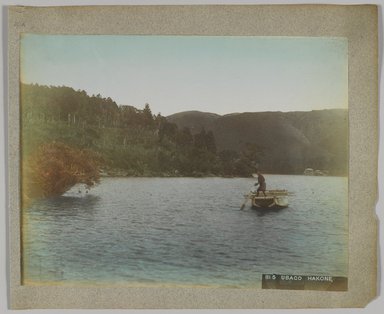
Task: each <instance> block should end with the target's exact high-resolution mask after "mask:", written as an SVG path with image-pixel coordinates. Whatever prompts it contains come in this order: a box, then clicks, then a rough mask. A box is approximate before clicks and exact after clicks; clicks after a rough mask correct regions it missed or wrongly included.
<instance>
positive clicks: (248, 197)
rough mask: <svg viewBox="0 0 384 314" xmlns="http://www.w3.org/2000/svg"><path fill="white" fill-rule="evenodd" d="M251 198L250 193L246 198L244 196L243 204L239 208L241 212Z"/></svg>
mask: <svg viewBox="0 0 384 314" xmlns="http://www.w3.org/2000/svg"><path fill="white" fill-rule="evenodd" d="M250 198H251V193H249V194H248V195H247V196H246V198H245V200H244V203H243V204H242V205H241V207H240V210H243V209H244V207H245V204H247V203H248V200H249V199H250Z"/></svg>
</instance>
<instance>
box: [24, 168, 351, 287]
mask: <svg viewBox="0 0 384 314" xmlns="http://www.w3.org/2000/svg"><path fill="white" fill-rule="evenodd" d="M267 180H268V184H269V186H271V188H272V187H273V188H279V189H285V188H286V189H288V190H289V191H291V192H293V193H294V195H293V196H292V197H290V206H289V207H288V208H286V209H281V210H267V211H266V210H260V209H257V210H254V209H251V208H249V207H246V208H245V210H242V211H240V210H239V209H240V206H241V204H242V203H243V201H244V199H243V194H245V193H247V192H248V191H249V189H250V187H252V185H253V183H254V182H253V180H252V179H223V178H199V179H195V178H105V179H103V180H102V182H101V184H100V185H98V186H97V187H95V188H94V189H92V190H91V191H90V192H89V193H88V194H86V193H84V192H81V193H79V190H78V188H77V187H76V188H75V189H73V190H71V191H69V192H68V193H67V194H66V195H64V196H61V197H56V198H50V199H45V200H40V201H38V202H35V203H34V204H33V205H32V206H31V207H30V208H28V209H26V210H25V211H24V213H23V221H24V223H23V248H24V251H23V263H24V279H25V280H26V282H30V281H35V282H36V281H37V282H41V281H43V282H44V281H60V282H73V281H82V282H89V283H97V284H100V283H101V284H102V283H108V284H111V283H119V284H122V283H123V284H129V283H146V284H147V283H155V284H156V283H174V284H198V285H220V286H227V287H247V286H258V285H259V281H260V278H261V274H262V273H281V274H324V275H333V276H346V275H347V240H348V238H347V234H348V230H347V226H348V224H347V223H348V219H347V202H346V200H347V179H346V178H331V177H304V176H267Z"/></svg>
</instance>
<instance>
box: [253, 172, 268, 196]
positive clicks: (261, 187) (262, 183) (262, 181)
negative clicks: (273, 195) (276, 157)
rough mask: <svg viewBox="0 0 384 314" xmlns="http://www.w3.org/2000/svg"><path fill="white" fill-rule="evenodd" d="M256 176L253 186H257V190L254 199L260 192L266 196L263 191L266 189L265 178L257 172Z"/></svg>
mask: <svg viewBox="0 0 384 314" xmlns="http://www.w3.org/2000/svg"><path fill="white" fill-rule="evenodd" d="M256 174H257V182H256V183H255V186H259V188H258V189H257V193H256V197H258V196H259V192H260V191H262V192H263V194H264V196H265V197H266V196H267V195H265V190H266V188H267V184H266V183H265V178H264V176H263V175H262V174H261V173H260V171H259V170H257V171H256Z"/></svg>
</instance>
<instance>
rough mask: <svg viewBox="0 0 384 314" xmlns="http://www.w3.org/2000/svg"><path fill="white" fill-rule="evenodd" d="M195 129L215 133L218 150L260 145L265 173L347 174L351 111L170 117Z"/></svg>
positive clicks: (206, 114)
mask: <svg viewBox="0 0 384 314" xmlns="http://www.w3.org/2000/svg"><path fill="white" fill-rule="evenodd" d="M167 120H168V121H169V122H171V123H175V124H176V125H177V126H178V127H179V128H184V127H188V128H189V129H190V130H191V132H192V133H197V132H200V131H201V130H202V129H203V128H204V129H205V130H206V131H212V132H213V134H214V137H215V140H216V146H217V149H218V151H226V150H232V151H240V150H242V149H244V147H245V146H247V145H256V146H257V147H258V149H259V150H260V151H261V152H262V154H261V158H260V162H259V165H260V168H262V169H263V171H265V172H271V173H273V172H277V173H303V171H304V169H305V168H309V167H310V168H314V169H321V170H326V171H328V172H329V173H330V174H334V175H346V174H347V172H348V110H347V109H325V110H314V111H308V112H305V111H297V112H245V113H234V114H227V115H222V116H220V115H217V114H214V113H206V112H199V111H186V112H180V113H176V114H173V115H170V116H168V117H167Z"/></svg>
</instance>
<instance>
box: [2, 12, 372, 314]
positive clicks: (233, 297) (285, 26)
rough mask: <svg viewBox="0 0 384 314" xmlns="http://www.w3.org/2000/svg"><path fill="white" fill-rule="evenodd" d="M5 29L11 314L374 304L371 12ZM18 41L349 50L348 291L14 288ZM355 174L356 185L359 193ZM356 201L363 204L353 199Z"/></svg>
mask: <svg viewBox="0 0 384 314" xmlns="http://www.w3.org/2000/svg"><path fill="white" fill-rule="evenodd" d="M8 20H9V37H8V39H9V43H8V48H9V52H8V55H9V57H8V60H9V109H8V110H9V122H8V125H9V159H8V165H9V182H10V186H9V191H10V195H9V204H10V208H9V221H10V225H9V226H10V259H9V260H10V266H11V274H10V290H11V297H10V299H11V303H10V307H11V308H13V309H25V308H305V307H310V308H321V307H363V306H365V305H366V304H367V303H368V302H370V301H371V300H372V299H374V298H375V296H376V285H377V270H376V268H377V257H376V241H377V240H376V239H377V221H376V217H375V213H374V209H375V205H376V199H377V194H376V191H377V150H378V148H377V147H378V131H377V130H378V126H377V116H378V82H377V77H378V75H377V74H378V38H377V36H378V35H377V34H378V33H377V32H378V23H377V21H378V20H377V7H376V6H333V5H289V6H105V7H99V6H98V7H40V8H33V7H10V8H9V11H8ZM22 33H39V34H139V35H145V34H151V35H156V34H158V35H247V36H331V37H335V36H337V37H346V38H347V39H348V44H349V48H348V51H349V125H350V128H349V140H350V145H349V153H350V161H349V231H350V237H349V275H348V291H347V292H329V291H322V292H319V291H288V290H261V289H257V290H253V289H208V288H198V287H196V288H170V287H159V288H152V287H148V288H147V287H116V288H115V287H108V288H105V287H100V286H98V287H96V286H94V287H86V286H73V287H67V286H57V285H56V286H49V285H47V286H44V285H41V286H27V285H25V286H23V285H21V273H20V251H21V245H20V195H19V80H20V78H19V48H20V46H19V43H20V42H19V39H20V35H21V34H22ZM362 165H364V178H365V184H364V185H362V184H361V178H362V173H361V166H362ZM358 192H359V193H358ZM362 194H363V195H366V197H364V198H361V197H360V195H362Z"/></svg>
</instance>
